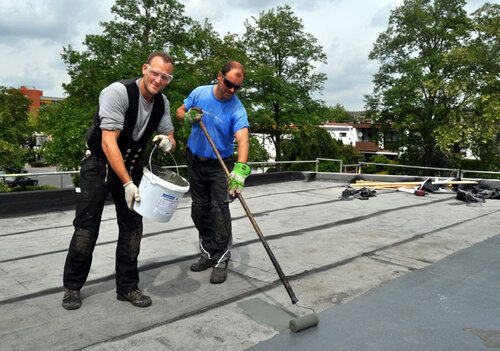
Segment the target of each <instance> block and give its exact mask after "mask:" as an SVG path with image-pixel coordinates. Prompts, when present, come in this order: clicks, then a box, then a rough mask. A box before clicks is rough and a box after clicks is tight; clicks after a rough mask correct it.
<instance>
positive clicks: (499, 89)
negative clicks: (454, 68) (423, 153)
mask: <svg viewBox="0 0 500 351" xmlns="http://www.w3.org/2000/svg"><path fill="white" fill-rule="evenodd" d="M472 20H473V26H474V28H473V35H472V38H473V39H472V40H471V41H470V42H469V43H468V45H467V46H465V47H463V48H462V47H460V48H456V49H454V50H452V52H451V53H450V54H449V58H448V60H449V62H452V63H455V64H456V65H460V66H461V67H463V68H462V70H461V72H459V73H460V74H457V76H456V85H457V89H458V88H460V87H467V89H468V90H470V91H471V92H472V93H471V108H470V110H469V111H468V113H467V114H465V116H463V119H456V120H454V121H453V122H454V124H455V125H456V126H457V127H458V128H457V129H458V130H460V134H461V135H462V136H463V137H462V140H460V137H459V135H456V134H455V135H452V136H451V137H450V135H449V133H448V134H447V133H443V132H442V131H440V133H439V135H440V137H442V139H444V140H449V139H451V140H450V141H451V142H456V143H457V144H458V145H459V146H460V147H461V148H465V147H467V146H468V147H470V149H471V150H472V152H473V153H474V154H475V155H476V156H478V157H479V158H480V160H481V162H482V164H483V169H486V170H488V169H490V170H498V165H499V157H500V154H499V149H498V145H499V139H498V137H499V136H500V5H499V4H488V3H487V4H485V5H483V6H482V7H481V8H480V9H478V10H477V11H476V12H475V13H474V14H473V18H472ZM457 134H458V133H457ZM446 137H448V139H447V138H446ZM453 137H455V139H453Z"/></svg>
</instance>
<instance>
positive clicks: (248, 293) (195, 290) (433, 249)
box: [0, 173, 500, 350]
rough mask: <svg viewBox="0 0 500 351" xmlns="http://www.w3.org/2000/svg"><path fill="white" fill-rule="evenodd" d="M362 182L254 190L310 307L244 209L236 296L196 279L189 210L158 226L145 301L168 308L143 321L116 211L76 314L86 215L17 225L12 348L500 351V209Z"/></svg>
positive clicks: (275, 247)
mask: <svg viewBox="0 0 500 351" xmlns="http://www.w3.org/2000/svg"><path fill="white" fill-rule="evenodd" d="M380 179H384V178H380ZM385 179H388V178H385ZM349 181H350V179H349V178H345V177H343V176H338V175H337V176H332V175H330V174H322V173H318V174H314V176H308V177H305V178H303V179H297V180H286V181H280V182H271V183H266V182H254V184H255V185H251V184H249V186H247V187H245V189H244V190H243V196H244V199H245V201H246V203H247V204H248V207H249V209H250V210H251V213H252V215H253V217H254V218H255V221H256V222H257V223H258V226H259V228H260V230H261V231H262V233H263V235H264V237H265V238H266V240H267V243H268V244H269V246H270V248H271V249H272V251H273V253H274V255H275V257H276V259H277V261H278V262H279V264H280V266H281V268H282V270H283V272H284V273H285V275H286V276H287V278H288V280H289V282H290V284H291V286H292V288H293V291H294V292H295V294H296V296H297V297H298V299H299V302H298V303H297V304H292V302H291V299H290V297H289V296H288V294H287V292H286V290H285V288H284V286H283V284H282V283H281V281H280V279H279V278H278V275H277V273H276V271H275V269H274V267H273V265H272V263H271V261H270V259H269V257H268V255H267V253H266V251H265V250H264V247H263V245H262V243H261V242H260V240H259V238H258V236H257V234H256V232H255V230H254V228H253V227H252V224H251V222H250V221H249V219H248V217H247V215H246V214H245V212H244V210H243V208H242V206H241V204H240V203H239V202H238V201H234V202H233V203H232V204H231V213H232V217H233V222H232V225H233V238H234V243H233V248H232V258H231V261H230V264H229V269H228V279H227V281H226V282H225V283H223V284H220V285H213V284H210V282H209V277H210V270H207V271H203V272H191V271H190V270H189V266H190V264H191V263H193V262H194V261H195V260H197V258H198V255H199V254H198V237H197V232H196V230H195V228H194V225H193V223H192V220H191V217H190V198H189V196H185V197H184V198H183V200H182V201H181V203H180V205H179V207H178V208H177V210H176V211H175V213H174V215H173V217H172V219H171V220H170V221H169V222H168V223H160V222H155V221H152V220H149V219H147V218H145V219H144V235H143V240H142V243H141V253H140V256H139V267H140V279H141V282H140V287H141V289H142V290H143V291H144V292H145V293H146V294H148V295H150V296H151V298H152V299H153V304H152V306H150V307H147V308H143V309H141V308H137V307H134V306H132V305H131V304H130V303H128V302H122V301H118V300H117V299H116V293H115V284H114V256H115V249H116V237H117V231H118V230H117V224H116V215H115V212H114V205H112V204H108V205H106V206H105V209H104V213H103V219H102V223H101V230H100V236H99V240H98V242H97V246H96V249H95V251H94V258H93V263H92V269H91V272H90V276H89V279H88V281H87V283H86V285H85V286H84V287H83V289H82V290H81V295H82V299H83V305H82V307H81V308H80V309H78V310H75V311H67V310H64V309H63V308H62V307H61V300H62V296H63V287H62V272H63V266H64V260H65V257H66V252H67V248H68V246H69V242H70V239H71V235H72V232H73V227H72V220H73V216H74V210H73V209H64V210H56V211H51V212H46V213H32V214H29V215H23V214H20V215H18V216H9V217H7V218H2V219H1V222H2V225H1V227H0V240H1V249H0V349H1V350H123V349H127V350H195V349H204V350H491V349H495V348H500V293H499V288H500V264H499V263H500V262H499V261H500V255H498V252H499V248H500V201H499V200H493V199H491V200H489V199H488V200H486V201H485V202H484V203H481V204H479V205H477V204H476V206H467V205H466V203H465V202H464V201H461V200H458V199H457V196H456V193H454V192H447V193H428V194H426V195H425V196H415V195H414V194H410V193H406V192H400V191H396V190H390V189H387V190H376V193H375V196H374V197H369V198H368V200H365V201H360V197H359V196H352V197H349V198H348V199H344V200H342V199H341V197H342V193H343V191H344V190H345V189H346V187H347V185H348V182H349ZM0 201H1V198H0ZM1 205H2V206H8V204H6V203H2V204H1ZM303 306H305V307H309V308H312V309H314V311H315V312H316V313H317V316H318V318H319V324H318V325H317V326H315V327H312V328H309V329H306V330H303V331H300V332H298V333H293V332H291V331H290V329H289V327H288V322H289V321H290V320H291V319H293V318H295V317H297V316H305V315H307V314H309V313H311V311H310V310H309V309H306V308H302V307H303Z"/></svg>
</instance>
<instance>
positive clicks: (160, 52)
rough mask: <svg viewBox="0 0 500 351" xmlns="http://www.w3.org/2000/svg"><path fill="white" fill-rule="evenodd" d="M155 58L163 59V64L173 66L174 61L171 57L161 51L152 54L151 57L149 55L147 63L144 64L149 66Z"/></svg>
mask: <svg viewBox="0 0 500 351" xmlns="http://www.w3.org/2000/svg"><path fill="white" fill-rule="evenodd" d="M157 56H159V57H161V58H162V59H163V61H165V62H170V63H171V64H172V66H173V65H174V60H173V59H172V56H170V55H169V54H167V53H166V52H163V51H155V52H153V53H152V54H151V55H149V57H148V62H146V63H147V64H150V63H151V61H152V60H153V59H154V58H155V57H157Z"/></svg>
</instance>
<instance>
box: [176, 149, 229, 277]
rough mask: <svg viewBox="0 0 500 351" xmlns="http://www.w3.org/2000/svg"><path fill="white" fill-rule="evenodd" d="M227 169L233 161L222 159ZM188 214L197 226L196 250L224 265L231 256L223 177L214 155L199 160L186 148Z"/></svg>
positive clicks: (225, 186) (214, 261)
mask: <svg viewBox="0 0 500 351" xmlns="http://www.w3.org/2000/svg"><path fill="white" fill-rule="evenodd" d="M224 162H225V163H226V166H227V167H228V169H229V170H231V169H233V165H234V161H233V160H232V159H225V160H224ZM186 164H187V167H188V180H189V189H190V191H191V200H192V204H191V218H192V219H193V222H194V225H195V226H196V229H198V234H199V240H200V251H201V253H202V255H206V256H207V257H208V258H209V259H210V260H211V261H212V263H213V265H214V266H215V267H223V268H225V267H227V263H228V261H229V258H230V257H231V253H230V250H231V245H232V241H233V238H232V234H231V213H230V212H229V202H228V201H227V200H228V192H227V180H226V179H227V178H226V173H225V172H224V169H223V168H222V166H221V165H220V163H219V161H218V160H217V159H215V160H210V159H209V160H203V159H200V158H199V157H198V156H196V155H194V154H193V153H192V152H191V151H190V150H189V149H187V152H186Z"/></svg>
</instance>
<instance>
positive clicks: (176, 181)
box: [134, 168, 189, 222]
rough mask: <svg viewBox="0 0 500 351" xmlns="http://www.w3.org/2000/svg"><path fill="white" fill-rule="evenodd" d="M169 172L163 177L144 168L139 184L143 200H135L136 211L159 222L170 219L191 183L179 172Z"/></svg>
mask: <svg viewBox="0 0 500 351" xmlns="http://www.w3.org/2000/svg"><path fill="white" fill-rule="evenodd" d="M167 172H168V173H167V176H166V177H162V178H163V179H162V178H160V177H158V176H156V175H155V174H153V173H152V172H150V171H149V169H147V168H144V175H143V176H142V179H141V183H140V184H139V196H140V197H141V201H140V202H134V211H135V212H137V213H138V214H140V215H141V216H143V217H146V218H149V219H152V220H154V221H157V222H168V221H169V220H170V218H171V217H172V215H173V214H174V212H175V210H176V209H177V206H178V205H179V201H180V200H181V199H182V197H183V196H184V194H185V193H186V192H187V191H188V190H189V183H188V181H187V180H186V179H184V178H183V177H181V176H180V175H178V174H177V173H174V172H171V171H167ZM162 173H165V171H163V172H162Z"/></svg>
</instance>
